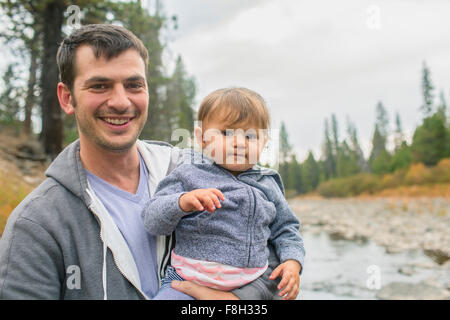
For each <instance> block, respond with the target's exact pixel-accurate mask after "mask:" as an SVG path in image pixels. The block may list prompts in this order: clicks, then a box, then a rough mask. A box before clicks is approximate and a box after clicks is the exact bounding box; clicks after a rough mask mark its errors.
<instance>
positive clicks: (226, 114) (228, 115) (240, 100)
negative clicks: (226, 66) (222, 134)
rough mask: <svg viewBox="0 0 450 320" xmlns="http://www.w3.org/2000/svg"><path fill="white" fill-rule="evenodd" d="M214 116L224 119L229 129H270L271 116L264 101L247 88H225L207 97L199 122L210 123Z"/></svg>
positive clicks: (201, 108)
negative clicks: (246, 127)
mask: <svg viewBox="0 0 450 320" xmlns="http://www.w3.org/2000/svg"><path fill="white" fill-rule="evenodd" d="M213 116H218V117H220V118H221V119H223V121H224V124H225V125H226V126H227V127H230V128H233V127H235V126H237V125H254V126H256V127H257V128H258V129H269V127H270V116H269V111H268V109H267V106H266V102H265V101H264V99H263V98H262V97H261V96H260V95H259V94H258V93H256V92H254V91H252V90H250V89H247V88H235V87H232V88H224V89H219V90H216V91H214V92H212V93H210V94H209V95H207V96H206V97H205V98H204V99H203V101H202V103H201V104H200V108H199V110H198V114H197V120H199V121H202V122H203V123H205V122H208V120H210V119H212V117H213Z"/></svg>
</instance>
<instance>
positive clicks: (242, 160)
mask: <svg viewBox="0 0 450 320" xmlns="http://www.w3.org/2000/svg"><path fill="white" fill-rule="evenodd" d="M265 136H266V135H265V130H264V129H258V128H254V127H251V126H239V125H238V126H235V127H233V128H226V127H225V126H224V123H223V121H220V120H210V121H208V122H207V123H203V128H202V137H201V139H202V140H201V141H202V148H203V150H204V152H205V153H206V154H207V155H208V156H209V157H210V158H212V159H214V161H215V162H216V163H217V164H218V165H220V166H222V167H223V168H225V169H227V170H229V171H231V172H232V173H238V172H241V171H246V170H248V169H250V168H251V167H253V166H254V165H255V164H256V163H257V162H258V160H259V157H260V155H261V152H262V150H263V148H264V145H265V143H266V138H265Z"/></svg>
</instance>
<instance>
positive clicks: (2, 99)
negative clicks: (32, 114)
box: [0, 64, 25, 125]
mask: <svg viewBox="0 0 450 320" xmlns="http://www.w3.org/2000/svg"><path fill="white" fill-rule="evenodd" d="M17 74H18V73H17V72H16V65H15V64H10V65H8V67H7V69H6V72H5V74H4V75H3V79H2V80H3V83H4V86H5V89H4V90H3V92H2V93H1V94H0V122H2V123H4V124H7V125H11V124H16V123H17V122H18V119H19V112H20V111H21V108H22V106H23V103H24V94H25V91H24V88H23V87H22V86H21V85H20V83H19V81H18V80H19V78H18V76H17Z"/></svg>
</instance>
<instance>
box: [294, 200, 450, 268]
mask: <svg viewBox="0 0 450 320" xmlns="http://www.w3.org/2000/svg"><path fill="white" fill-rule="evenodd" d="M289 203H290V205H291V208H292V210H293V211H294V212H295V213H296V214H297V215H298V216H299V218H300V221H301V223H302V228H304V229H307V230H309V231H312V232H321V231H326V232H327V233H329V234H330V235H332V236H334V237H336V238H340V239H347V240H365V239H371V240H373V241H375V242H376V243H377V244H379V245H381V246H383V247H385V248H386V251H387V252H391V253H394V252H401V251H405V250H415V249H422V250H423V251H424V252H425V253H426V254H427V255H430V256H431V257H432V258H433V259H434V260H435V261H436V262H437V263H438V264H444V263H446V262H447V261H449V260H450V232H449V230H450V199H449V198H441V197H437V198H397V197H396V198H388V197H383V198H345V199H322V198H319V197H314V198H307V197H301V198H294V199H290V200H289Z"/></svg>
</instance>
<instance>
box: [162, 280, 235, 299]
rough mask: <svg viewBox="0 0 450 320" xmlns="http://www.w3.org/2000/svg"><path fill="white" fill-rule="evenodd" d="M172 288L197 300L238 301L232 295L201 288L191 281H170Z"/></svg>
mask: <svg viewBox="0 0 450 320" xmlns="http://www.w3.org/2000/svg"><path fill="white" fill-rule="evenodd" d="M171 286H172V288H174V289H176V290H178V291H181V292H183V293H186V294H187V295H190V296H191V297H193V298H195V299H197V300H239V298H238V297H236V296H235V295H234V294H233V293H231V292H227V291H220V290H216V289H212V288H208V287H204V286H201V285H199V284H196V283H194V282H191V281H177V280H174V281H172V284H171Z"/></svg>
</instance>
